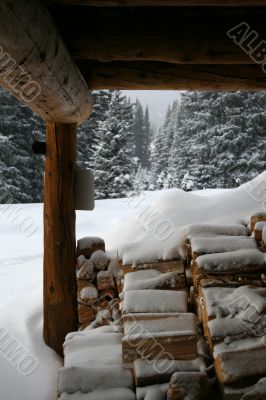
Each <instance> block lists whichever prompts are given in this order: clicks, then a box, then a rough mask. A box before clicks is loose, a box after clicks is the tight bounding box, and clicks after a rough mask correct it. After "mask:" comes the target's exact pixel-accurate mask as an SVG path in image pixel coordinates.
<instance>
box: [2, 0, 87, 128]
mask: <svg viewBox="0 0 266 400" xmlns="http://www.w3.org/2000/svg"><path fill="white" fill-rule="evenodd" d="M0 20H1V24H0V37H1V45H0V85H2V86H3V87H4V88H5V89H6V90H8V91H9V92H11V93H12V94H13V95H14V96H16V97H17V98H18V99H19V100H20V101H22V102H24V103H25V104H27V106H28V107H29V108H31V109H32V110H33V111H35V112H36V113H37V114H39V115H40V116H41V117H42V118H43V119H45V120H46V121H56V122H63V123H81V122H83V121H84V120H85V119H87V118H88V116H89V115H90V113H91V109H92V101H91V95H90V93H89V91H88V88H87V85H86V83H85V81H84V79H83V77H82V75H81V74H80V71H79V70H78V68H77V67H76V65H75V64H74V62H73V60H72V59H71V56H70V54H69V52H68V50H67V48H66V47H65V45H64V43H63V41H62V39H61V38H60V36H59V34H58V32H57V30H56V28H55V25H54V23H53V21H52V18H51V16H50V15H49V13H48V12H47V10H46V9H45V7H44V6H43V5H42V4H41V3H40V2H38V1H36V0H20V1H16V0H2V1H1V7H0Z"/></svg>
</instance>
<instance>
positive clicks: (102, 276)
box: [77, 237, 120, 330]
mask: <svg viewBox="0 0 266 400" xmlns="http://www.w3.org/2000/svg"><path fill="white" fill-rule="evenodd" d="M77 257H78V258H77V286H78V294H77V299H78V316H79V324H80V329H81V330H82V329H84V328H86V327H88V326H89V327H91V328H96V327H98V326H102V325H108V324H110V323H111V322H114V321H118V320H119V319H120V312H119V298H118V290H117V285H116V277H117V278H119V274H120V271H119V268H118V264H117V261H116V260H115V259H113V258H112V257H109V255H107V254H106V253H105V243H104V241H103V240H102V239H101V238H97V237H85V238H82V239H80V240H79V241H78V246H77Z"/></svg>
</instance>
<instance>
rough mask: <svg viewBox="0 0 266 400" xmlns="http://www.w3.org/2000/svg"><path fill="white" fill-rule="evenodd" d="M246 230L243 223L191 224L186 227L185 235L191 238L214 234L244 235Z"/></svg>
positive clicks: (210, 236) (209, 236)
mask: <svg viewBox="0 0 266 400" xmlns="http://www.w3.org/2000/svg"><path fill="white" fill-rule="evenodd" d="M247 234H248V230H247V228H246V227H245V226H244V225H215V226H213V225H207V224H198V225H196V224H195V225H191V226H189V227H188V228H187V231H186V236H187V238H188V239H190V240H191V239H193V238H212V237H216V236H223V235H224V236H246V235H247Z"/></svg>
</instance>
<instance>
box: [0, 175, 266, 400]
mask: <svg viewBox="0 0 266 400" xmlns="http://www.w3.org/2000/svg"><path fill="white" fill-rule="evenodd" d="M265 182H266V174H262V175H261V176H260V177H259V178H257V180H256V181H255V182H254V183H253V185H251V186H245V187H244V188H238V189H234V190H226V191H221V190H219V191H217V190H214V191H212V190H208V191H202V192H193V193H184V192H181V191H176V190H170V191H166V192H164V193H162V192H151V193H146V194H145V196H142V198H143V199H144V200H143V202H142V203H141V204H142V205H145V206H146V207H147V210H159V214H160V218H161V217H162V218H166V219H167V220H169V221H170V223H171V224H173V225H174V233H173V234H172V236H171V237H170V238H169V240H168V238H167V239H166V240H160V239H162V238H161V237H159V239H158V235H159V236H160V235H161V234H162V232H160V233H158V232H157V237H156V235H154V232H152V230H149V229H148V230H147V229H145V222H143V219H141V217H140V214H141V209H140V208H139V207H136V204H137V203H136V199H134V202H133V201H132V202H129V201H128V200H125V199H118V200H102V201H97V202H96V208H95V210H94V211H93V212H78V213H77V237H78V238H79V237H82V236H91V235H93V236H95V235H97V236H102V237H103V238H104V239H106V242H107V248H110V249H112V250H115V249H116V248H118V247H119V249H120V252H121V253H122V254H124V255H126V256H128V257H131V251H129V250H130V248H133V247H134V248H136V246H137V248H140V251H141V254H140V256H141V257H143V256H145V251H144V250H145V246H146V250H147V251H148V252H147V253H146V256H150V255H151V246H154V247H156V249H157V253H155V256H157V255H160V254H161V255H163V253H164V249H166V253H165V254H167V252H168V253H169V252H170V253H171V251H172V250H174V251H176V250H177V249H178V248H179V245H180V243H181V242H182V235H183V233H184V226H185V225H187V224H190V223H202V222H205V223H208V222H209V223H217V222H221V221H224V223H225V224H229V223H231V224H233V223H240V222H247V221H248V217H249V216H250V215H251V214H252V213H253V212H256V211H259V210H263V206H264V205H265V204H266V203H265V200H266V189H265V187H266V183H265ZM258 189H260V192H259V190H258ZM255 190H256V191H255ZM263 202H264V203H263ZM154 204H155V205H154ZM150 206H152V207H150ZM121 219H122V220H126V221H125V222H124V223H121V222H120V220H121ZM176 241H178V246H177V245H175V246H174V247H173V246H172V245H173V243H174V242H176ZM141 243H144V246H143V245H141ZM158 243H159V246H158ZM167 243H168V244H167ZM0 244H1V251H0V387H1V389H0V398H1V400H2V399H3V400H17V399H20V400H36V398H37V397H38V399H39V400H55V399H56V392H57V373H58V368H59V367H60V366H61V360H60V358H59V357H58V356H57V355H56V354H55V353H54V352H53V351H52V350H51V349H49V348H48V347H47V346H46V345H45V344H44V342H43V340H42V205H40V204H34V205H30V204H29V205H12V206H9V207H7V206H5V205H2V206H0ZM171 246H172V247H173V249H171ZM154 251H155V248H154ZM172 254H173V252H172ZM3 335H9V337H10V338H11V337H13V338H14V339H15V340H16V342H17V345H18V348H19V347H20V348H22V346H23V349H24V351H25V352H26V353H25V354H28V355H30V356H31V358H32V360H35V365H34V367H35V368H34V370H33V371H32V373H31V374H28V375H25V374H24V375H23V374H22V372H23V368H22V365H17V366H14V365H12V362H11V359H10V356H9V355H8V354H6V355H4V354H3V352H2V351H1V343H3V342H2V341H1V340H2V339H1V338H2V336H3ZM13 364H15V362H13Z"/></svg>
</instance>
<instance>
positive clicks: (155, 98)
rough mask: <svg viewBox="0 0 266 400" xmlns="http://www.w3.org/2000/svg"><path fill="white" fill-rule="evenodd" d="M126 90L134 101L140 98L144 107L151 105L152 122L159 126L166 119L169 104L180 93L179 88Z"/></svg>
mask: <svg viewBox="0 0 266 400" xmlns="http://www.w3.org/2000/svg"><path fill="white" fill-rule="evenodd" d="M124 92H125V94H126V95H127V96H129V97H130V98H131V99H132V101H135V100H136V98H138V99H139V101H140V102H141V103H142V104H143V105H144V107H145V106H146V105H148V106H149V110H150V119H151V122H152V124H154V125H156V127H157V128H158V127H159V126H160V125H161V124H162V122H163V120H164V116H165V113H166V111H167V107H168V105H169V104H172V103H173V101H174V100H175V99H176V98H178V96H179V95H180V92H178V91H177V90H125V91H124Z"/></svg>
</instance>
